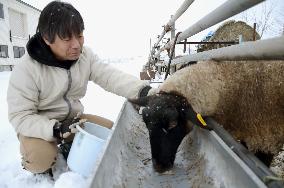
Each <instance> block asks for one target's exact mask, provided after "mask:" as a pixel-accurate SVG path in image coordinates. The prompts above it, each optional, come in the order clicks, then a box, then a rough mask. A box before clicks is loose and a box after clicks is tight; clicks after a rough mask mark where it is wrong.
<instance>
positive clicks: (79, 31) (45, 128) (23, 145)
mask: <svg viewBox="0 0 284 188" xmlns="http://www.w3.org/2000/svg"><path fill="white" fill-rule="evenodd" d="M83 30H84V22H83V19H82V17H81V15H80V13H79V12H78V11H77V10H76V9H75V8H74V7H73V6H72V5H71V4H68V3H64V2H59V1H53V2H51V3H49V4H48V5H47V6H46V7H45V8H44V9H43V11H42V12H41V15H40V18H39V23H38V27H37V32H36V34H35V35H34V36H33V37H32V38H31V39H30V40H29V42H28V44H27V51H28V55H27V56H25V57H24V59H23V61H22V62H21V63H19V64H18V65H17V66H16V68H15V69H14V71H13V72H12V75H11V78H10V83H9V87H8V94H7V101H8V111H9V112H8V113H9V114H8V115H9V121H10V122H11V124H12V125H13V127H14V128H15V131H16V133H17V135H18V138H19V141H20V151H21V154H22V165H23V167H24V169H26V170H28V171H30V172H32V173H35V174H36V173H46V172H50V169H51V168H52V166H53V164H54V163H55V162H56V156H57V153H58V147H57V143H58V141H59V142H61V141H62V140H63V139H68V138H69V140H72V137H70V135H71V132H73V131H72V128H71V126H70V125H72V126H74V125H76V123H77V124H78V123H80V122H79V120H80V119H82V118H84V119H88V121H91V122H95V123H98V124H100V125H103V126H106V127H108V128H111V127H112V124H113V123H112V122H111V121H110V120H107V119H105V118H102V117H99V116H95V115H86V114H83V106H82V104H81V102H80V99H81V98H83V97H84V95H85V94H86V89H87V83H88V81H93V82H94V83H96V84H98V85H100V86H101V87H102V88H104V89H105V90H107V91H109V92H112V93H115V94H117V95H120V96H123V97H127V98H137V97H140V96H145V95H147V93H148V91H149V90H150V89H151V87H150V86H149V83H148V82H147V81H141V80H139V79H137V78H136V77H133V76H131V75H128V74H126V73H123V72H122V71H119V70H117V69H114V68H113V67H111V66H110V65H107V64H104V63H102V62H101V61H100V60H99V58H98V57H97V56H96V55H95V54H93V52H92V51H91V50H90V49H89V48H87V47H84V46H83V44H84V36H83ZM94 105H96V104H94ZM78 115H81V116H80V117H79V116H78ZM73 128H74V127H73ZM73 136H74V135H73Z"/></svg>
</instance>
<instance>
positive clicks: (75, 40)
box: [44, 33, 84, 60]
mask: <svg viewBox="0 0 284 188" xmlns="http://www.w3.org/2000/svg"><path fill="white" fill-rule="evenodd" d="M44 41H45V43H46V44H47V45H48V46H49V47H50V49H51V51H52V52H53V54H54V55H55V57H56V58H57V59H58V60H76V59H78V58H79V56H80V53H81V50H82V47H83V44H84V35H83V33H80V35H74V34H73V35H72V37H68V38H63V39H61V38H60V37H58V35H56V36H55V40H54V42H53V43H50V42H49V41H48V40H46V39H45V38H44Z"/></svg>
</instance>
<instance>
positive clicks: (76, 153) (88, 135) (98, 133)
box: [67, 122, 111, 177]
mask: <svg viewBox="0 0 284 188" xmlns="http://www.w3.org/2000/svg"><path fill="white" fill-rule="evenodd" d="M77 129H78V130H79V131H78V132H77V133H76V135H75V137H74V140H73V144H72V146H71V149H70V153H69V155H68V158H67V164H68V167H69V168H70V169H71V170H72V171H74V172H77V173H79V174H81V175H82V176H84V177H88V176H89V175H90V173H91V172H92V170H93V169H94V167H95V165H96V160H97V157H98V156H99V154H100V152H101V151H102V148H103V147H104V145H105V142H106V139H107V137H108V136H109V135H110V133H111V130H110V129H108V128H105V127H102V126H100V125H97V124H94V123H90V122H86V123H84V128H81V127H80V126H77Z"/></svg>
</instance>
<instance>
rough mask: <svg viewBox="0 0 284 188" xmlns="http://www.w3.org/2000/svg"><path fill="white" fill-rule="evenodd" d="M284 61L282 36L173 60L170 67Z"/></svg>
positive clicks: (283, 39)
mask: <svg viewBox="0 0 284 188" xmlns="http://www.w3.org/2000/svg"><path fill="white" fill-rule="evenodd" d="M210 59H214V60H218V61H221V60H228V61H229V60H284V36H281V37H276V38H272V39H266V40H258V41H253V42H244V43H241V44H238V45H233V46H229V47H224V48H218V49H213V50H209V51H204V52H200V53H196V54H190V55H187V56H182V57H180V58H177V59H174V60H173V61H172V65H176V64H180V63H183V62H189V61H201V60H210Z"/></svg>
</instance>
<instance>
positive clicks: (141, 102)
mask: <svg viewBox="0 0 284 188" xmlns="http://www.w3.org/2000/svg"><path fill="white" fill-rule="evenodd" d="M150 98H151V96H146V97H140V98H138V99H128V101H129V102H131V103H133V104H137V105H139V106H147V105H148V103H149V99H150Z"/></svg>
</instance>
